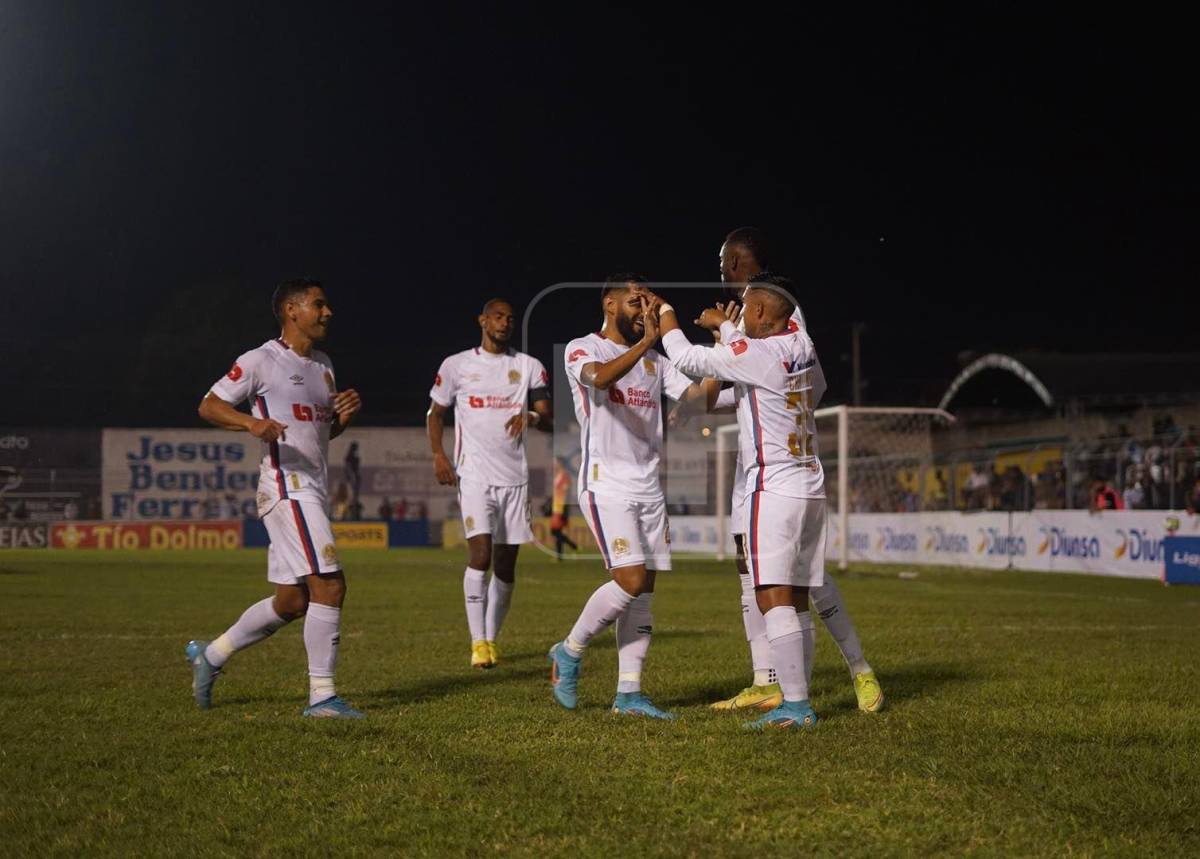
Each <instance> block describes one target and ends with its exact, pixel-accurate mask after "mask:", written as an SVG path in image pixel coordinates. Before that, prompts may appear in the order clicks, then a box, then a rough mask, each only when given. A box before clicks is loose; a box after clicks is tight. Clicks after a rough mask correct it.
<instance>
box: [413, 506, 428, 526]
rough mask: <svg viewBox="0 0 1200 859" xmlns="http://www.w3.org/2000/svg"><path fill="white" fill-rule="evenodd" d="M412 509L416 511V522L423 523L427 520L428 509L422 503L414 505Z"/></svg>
mask: <svg viewBox="0 0 1200 859" xmlns="http://www.w3.org/2000/svg"><path fill="white" fill-rule="evenodd" d="M414 507H415V509H416V517H415V518H416V520H417V521H418V522H424V521H425V520H427V519H428V518H429V507H428V506H427V505H426V504H425V502H424V501H418V502H417V503H416V504H415V505H414Z"/></svg>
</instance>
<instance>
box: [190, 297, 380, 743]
mask: <svg viewBox="0 0 1200 859" xmlns="http://www.w3.org/2000/svg"><path fill="white" fill-rule="evenodd" d="M272 308H273V309H274V311H275V318H276V319H278V320H279V322H280V324H281V325H282V326H283V333H282V334H281V335H280V336H279V337H278V338H277V339H275V340H268V341H267V342H266V343H264V344H263V345H262V346H259V347H258V348H257V349H252V350H250V351H249V352H246V353H245V354H244V355H241V356H240V357H239V358H238V359H237V361H236V362H234V365H233V367H232V368H231V369H230V370H229V372H228V373H227V374H226V375H225V376H224V377H223V378H221V379H219V380H218V381H217V383H216V384H215V385H213V386H212V390H211V391H210V392H209V394H208V396H206V397H205V398H204V400H203V402H201V403H200V417H202V418H204V419H205V420H206V421H208V422H209V423H211V424H215V425H216V426H218V427H221V428H222V429H228V430H234V431H237V432H249V433H250V434H251V435H253V436H254V437H255V438H258V439H261V440H262V443H263V456H262V464H261V465H260V466H259V481H258V515H259V518H260V519H262V521H263V523H264V524H265V525H266V527H267V534H268V535H269V536H270V539H271V545H270V548H269V549H268V550H267V580H268V581H270V582H272V583H273V584H274V585H275V595H274V596H271V597H268V598H267V599H264V600H262V601H260V602H257V603H255V604H254V605H252V606H250V608H248V609H246V611H245V612H244V613H243V614H242V616H241V617H240V618H238V620H237V622H236V623H235V624H234V625H233V626H231V627H229V629H227V630H226V631H225V632H224V633H222V634H221V636H220V637H219V638H217V639H216V640H214V641H212V642H211V643H210V642H207V641H190V642H188V646H187V658H188V661H189V662H190V663H191V665H192V691H193V693H194V694H195V698H196V704H197V705H199V707H200V709H202V710H207V709H208V708H209V707H210V706H211V704H212V687H213V683H214V681H216V679H217V677H218V676H220V674H221V669H222V668H223V667H224V665H225V663H226V662H227V661H228V659H229V657H230V656H232V655H233V654H234V653H236V652H237V651H239V650H242V649H244V648H246V647H249V646H250V645H251V644H255V643H257V642H259V641H262V640H263V639H264V638H267V637H268V636H270V635H271V634H273V633H274V632H275V631H276V630H278V629H280V628H281V627H282V626H284V625H285V624H287V623H289V622H291V621H293V620H295V619H296V618H298V617H304V648H305V650H307V651H308V677H309V693H308V707H306V708H305V710H304V715H305V716H312V717H318V718H332V719H361V718H363V714H362V713H360V712H359V711H357V710H355V709H354V708H353V707H351V706H350V705H349V704H348V703H346V702H345V701H344V700H342V699H341V698H339V697H338V695H337V692H336V691H335V689H334V684H333V673H334V668H335V667H336V665H337V656H338V643H339V640H340V637H339V629H340V626H341V616H342V603H343V601H344V600H345V598H346V578H345V576H344V575H343V573H342V565H341V563H340V562H339V561H338V556H337V549H336V548H335V547H334V541H333V530H332V529H331V528H330V525H329V513H328V504H329V493H328V488H327V474H326V472H327V465H328V459H329V457H328V453H329V439H330V438H331V437H336V436H337V435H339V434H340V433H341V432H342V431H343V430H344V429H345V428H346V427H347V426H348V425H349V423H350V422H351V421H352V420H353V419H354V416H355V415H356V414H358V411H359V409H360V408H361V401H360V400H359V396H358V394H357V393H356V392H355V391H354V390H345V391H341V392H340V393H339V392H338V391H337V388H336V387H335V385H334V376H333V364H332V362H330V360H329V356H328V355H326V354H325V353H324V352H319V351H317V350H316V349H314V348H313V346H314V344H316V343H318V342H320V341H322V340H324V339H325V335H326V334H327V333H328V331H329V320H330V318H331V317H332V316H333V310H332V309H331V308H330V306H329V302H328V300H327V299H326V297H325V291H324V290H323V289H322V287H321V284H320V282H319V281H316V280H310V279H307V278H301V279H298V280H289V281H286V282H284V283H282V284H280V285H279V287H278V288H277V289H276V290H275V294H274V297H273V298H272ZM242 402H249V404H250V414H246V413H245V412H242V411H239V410H238V409H237V408H236V406H237V405H238V404H240V403H242Z"/></svg>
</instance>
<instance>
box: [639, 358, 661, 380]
mask: <svg viewBox="0 0 1200 859" xmlns="http://www.w3.org/2000/svg"><path fill="white" fill-rule="evenodd" d="M642 366H643V367H645V368H646V373H647V374H649V375H651V376H657V375H658V371H657V370H655V369H654V362H653V361H651V360H650V359H649V358H643V359H642Z"/></svg>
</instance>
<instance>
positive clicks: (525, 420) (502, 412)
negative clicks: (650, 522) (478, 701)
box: [426, 298, 553, 669]
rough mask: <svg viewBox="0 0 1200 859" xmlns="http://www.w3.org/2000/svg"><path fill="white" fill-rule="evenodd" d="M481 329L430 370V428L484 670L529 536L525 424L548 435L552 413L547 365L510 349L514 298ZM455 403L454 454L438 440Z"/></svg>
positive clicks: (485, 316)
mask: <svg viewBox="0 0 1200 859" xmlns="http://www.w3.org/2000/svg"><path fill="white" fill-rule="evenodd" d="M479 328H480V331H481V332H482V336H481V338H480V342H479V345H478V346H476V347H474V348H472V349H467V350H465V351H463V352H458V353H456V354H454V355H451V356H450V357H449V358H447V359H446V360H445V361H443V362H442V366H441V368H440V369H439V370H438V372H437V375H436V376H435V377H434V382H433V388H432V389H431V390H430V391H429V397H430V400H431V402H430V404H429V412H428V414H427V415H426V429H427V431H428V433H429V443H430V446H431V447H432V449H433V470H434V474H435V475H436V476H437V481H438V483H441V484H442V485H444V486H455V485H457V486H458V501H459V507H460V508H461V510H462V521H463V534H464V536H465V537H466V538H467V569H466V571H465V572H464V573H463V599H464V602H465V604H466V610H467V627H468V629H469V631H470V633H471V667H472V668H484V669H486V668H493V667H495V665H496V663H497V662H498V661H499V659H500V653H499V650H498V649H497V647H496V638H497V637H498V636H499V635H500V628H501V626H503V624H504V618H505V617H506V616H507V614H508V607H509V604H510V603H511V601H512V594H513V587H514V585H515V582H516V565H517V551H518V550H519V549H520V544H521V543H528V542H531V541H532V540H533V531H532V529H531V528H530V523H529V513H530V511H529V465H528V462H527V461H526V457H525V430H526V429H527V428H532V429H538V430H541V431H542V432H551V431H552V430H553V415H552V413H551V411H550V388H549V384H550V376H549V374H548V373H547V372H546V368H545V367H543V366H542V362H541V361H539V360H537V359H536V358H533V357H531V356H529V355H526V354H525V353H523V352H517V351H516V350H514V349H512V348H510V347H509V341H510V340H511V339H512V332H513V310H512V305H511V304H509V303H508V302H507V301H505V300H503V299H500V298H493V299H492V300H491V301H489V302H488V303H487V304H485V305H484V307H483V312H481V313H480V314H479ZM527 403H528V404H529V407H527V406H526V404H527ZM452 406H453V407H454V409H455V413H454V459H453V461H451V459H450V458H449V457H448V456H446V452H445V450H444V449H443V447H442V432H443V428H444V426H445V416H446V412H447V410H449V409H450V408H451V407H452ZM489 569H491V570H492V576H491V581H490V582H489V581H488V570H489Z"/></svg>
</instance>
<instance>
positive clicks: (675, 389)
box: [658, 356, 692, 400]
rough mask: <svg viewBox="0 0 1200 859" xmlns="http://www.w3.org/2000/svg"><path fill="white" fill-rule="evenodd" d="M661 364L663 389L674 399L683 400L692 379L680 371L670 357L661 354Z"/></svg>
mask: <svg viewBox="0 0 1200 859" xmlns="http://www.w3.org/2000/svg"><path fill="white" fill-rule="evenodd" d="M658 363H659V366H660V367H662V386H663V391H664V392H665V393H666V395H667V396H668V397H670V398H671V399H672V400H682V399H683V395H684V394H686V393H687V389H688V388H690V387H691V386H692V380H691V379H689V378H688V377H687V376H685V375H684V374H683V373H681V372H679V368H678V367H676V366H675V364H674V362H672V361H671V359H670V358H665V357H662V356H659V361H658Z"/></svg>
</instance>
